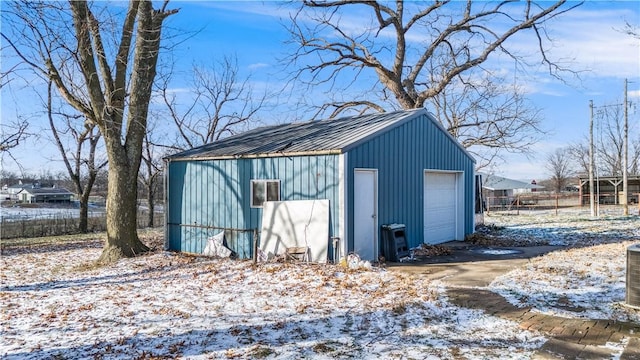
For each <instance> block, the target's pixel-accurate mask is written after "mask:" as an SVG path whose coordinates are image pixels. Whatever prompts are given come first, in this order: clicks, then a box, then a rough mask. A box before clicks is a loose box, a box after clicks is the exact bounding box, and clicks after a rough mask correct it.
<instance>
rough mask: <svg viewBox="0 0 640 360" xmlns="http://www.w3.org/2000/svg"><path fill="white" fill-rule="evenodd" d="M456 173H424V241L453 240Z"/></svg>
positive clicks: (457, 218) (457, 202)
mask: <svg viewBox="0 0 640 360" xmlns="http://www.w3.org/2000/svg"><path fill="white" fill-rule="evenodd" d="M460 178H461V176H460V173H455V172H430V171H426V172H425V175H424V243H425V244H440V243H443V242H447V241H451V240H457V237H458V236H457V234H458V228H459V226H460V225H462V220H461V219H460V214H461V206H460V200H461V198H462V196H461V195H460V188H461V187H460V184H459V182H460V181H461V180H459V179H460Z"/></svg>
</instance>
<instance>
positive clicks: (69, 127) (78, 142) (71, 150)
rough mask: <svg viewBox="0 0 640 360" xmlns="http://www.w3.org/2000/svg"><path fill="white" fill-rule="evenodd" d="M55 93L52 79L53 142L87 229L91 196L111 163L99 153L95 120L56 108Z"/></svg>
mask: <svg viewBox="0 0 640 360" xmlns="http://www.w3.org/2000/svg"><path fill="white" fill-rule="evenodd" d="M53 97H54V94H53V91H52V83H51V81H49V84H48V86H47V104H46V109H47V117H48V119H49V126H50V129H51V134H52V136H53V142H54V143H55V145H56V147H57V149H58V151H59V153H60V157H61V158H62V161H63V163H64V165H65V168H66V169H67V175H68V176H69V179H70V180H71V183H72V184H73V188H74V189H75V192H76V194H78V198H79V203H80V218H79V223H78V230H79V231H80V232H81V233H86V232H87V231H88V230H89V229H88V219H89V218H88V216H89V196H90V195H91V191H92V190H93V185H94V183H95V181H96V178H97V176H98V173H99V172H100V170H101V169H103V168H104V167H105V166H106V165H107V161H106V159H102V158H101V156H100V155H99V154H98V153H97V150H98V149H99V147H98V145H99V144H100V140H101V134H100V132H99V131H98V127H97V125H96V124H95V123H94V122H91V121H82V119H84V116H83V115H78V114H77V113H75V114H68V113H65V112H64V111H62V110H56V108H54V102H53ZM79 120H80V121H79Z"/></svg>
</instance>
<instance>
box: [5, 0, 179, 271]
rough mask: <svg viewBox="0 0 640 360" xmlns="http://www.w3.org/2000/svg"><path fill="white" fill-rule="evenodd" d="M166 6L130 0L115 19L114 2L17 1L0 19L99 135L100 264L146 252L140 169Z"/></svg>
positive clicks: (24, 55) (20, 50)
mask: <svg viewBox="0 0 640 360" xmlns="http://www.w3.org/2000/svg"><path fill="white" fill-rule="evenodd" d="M167 5H168V2H167V1H164V3H163V4H162V7H161V8H160V9H154V8H153V5H152V3H151V1H150V0H131V1H130V2H129V6H128V8H127V9H126V11H125V12H124V14H122V16H121V17H118V16H116V15H115V14H113V12H110V10H113V8H109V7H108V6H105V7H103V8H102V9H99V11H94V10H93V9H92V8H90V6H89V3H88V2H85V1H69V2H68V3H67V4H66V6H65V5H63V3H50V2H31V1H20V2H13V3H12V4H11V11H10V12H9V13H8V14H7V17H6V18H4V17H3V23H4V24H3V25H5V26H3V28H2V38H3V40H4V41H5V42H6V43H8V44H10V46H11V48H12V49H13V50H14V51H15V52H16V53H17V54H18V56H19V57H20V58H21V59H22V60H23V61H24V62H26V63H28V64H29V65H31V66H32V67H33V68H34V69H35V70H36V71H37V72H38V73H39V74H40V75H41V76H43V77H44V78H47V79H50V80H51V81H52V82H53V84H54V85H55V86H56V88H57V90H58V92H59V93H60V96H61V97H62V98H63V99H64V100H65V101H67V102H68V103H69V105H70V106H72V107H73V108H74V109H75V110H76V111H78V112H79V113H81V114H82V115H84V117H85V119H86V120H85V121H89V122H90V123H93V124H95V125H96V126H97V127H98V129H99V130H100V133H101V134H102V137H103V139H104V143H105V149H106V153H107V158H108V161H109V170H108V178H109V181H108V193H107V240H106V243H105V246H104V248H103V251H102V255H101V256H100V258H99V259H98V261H99V262H111V261H115V260H117V259H119V258H121V257H123V256H127V257H128V256H135V255H137V254H140V253H143V252H145V251H147V250H148V247H147V246H146V245H144V244H143V243H142V242H141V241H140V239H139V238H138V234H137V221H136V218H137V214H136V209H137V208H136V202H137V187H138V171H139V167H140V161H141V157H142V143H143V141H144V136H145V133H146V126H147V113H148V109H149V102H150V98H151V92H152V84H153V81H154V79H155V75H156V64H157V60H158V54H159V50H160V39H161V30H162V24H163V21H164V19H166V18H167V17H168V16H170V15H171V14H174V13H176V12H177V11H178V10H168V9H167ZM91 6H92V7H95V6H98V4H97V3H91ZM113 11H120V10H119V9H117V10H113ZM6 20H9V21H6ZM119 20H120V21H121V22H120V21H119ZM119 22H120V23H119ZM118 23H119V24H118ZM7 25H8V26H7ZM7 31H8V32H9V33H7ZM107 38H109V39H112V41H105V39H107ZM109 59H112V63H110V62H109Z"/></svg>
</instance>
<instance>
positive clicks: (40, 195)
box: [16, 187, 74, 203]
mask: <svg viewBox="0 0 640 360" xmlns="http://www.w3.org/2000/svg"><path fill="white" fill-rule="evenodd" d="M16 196H17V200H18V201H21V202H23V203H45V202H46V203H53V202H56V203H59V202H71V200H72V199H73V196H74V195H73V193H72V192H70V191H69V190H67V189H63V188H56V187H50V188H42V187H33V188H24V189H22V190H20V191H19V192H18V193H17V194H16Z"/></svg>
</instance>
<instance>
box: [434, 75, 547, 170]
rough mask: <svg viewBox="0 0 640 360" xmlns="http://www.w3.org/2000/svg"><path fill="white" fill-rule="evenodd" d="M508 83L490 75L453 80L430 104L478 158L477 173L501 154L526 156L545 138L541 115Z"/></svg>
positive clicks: (519, 91) (436, 113) (444, 123)
mask: <svg viewBox="0 0 640 360" xmlns="http://www.w3.org/2000/svg"><path fill="white" fill-rule="evenodd" d="M505 83H508V82H506V81H504V79H501V78H492V77H491V76H490V74H486V76H484V77H483V78H479V79H472V78H467V79H465V81H464V82H461V81H458V80H454V81H453V82H452V83H451V84H450V86H448V87H446V88H445V89H443V90H442V91H441V92H440V93H439V94H437V95H435V96H434V97H432V98H430V99H429V100H428V102H429V103H430V104H431V105H432V106H431V107H432V108H433V109H434V115H435V117H436V119H437V120H438V121H439V122H440V123H441V124H442V125H443V126H444V127H445V129H447V131H448V132H449V133H450V134H451V135H453V136H454V137H455V138H456V139H457V140H458V141H459V142H460V144H461V145H462V146H463V147H465V148H466V149H467V150H469V151H470V152H471V153H473V154H474V155H475V157H476V159H477V163H476V169H482V168H485V167H487V166H489V165H490V164H491V163H492V162H493V161H494V159H495V158H496V157H497V156H499V150H505V149H506V150H509V151H511V152H527V149H529V147H530V146H531V145H533V144H535V143H536V141H537V140H539V135H541V134H543V130H542V129H541V126H540V123H541V116H540V111H539V110H538V109H537V108H535V107H534V106H533V105H532V104H530V103H528V102H527V100H526V99H525V97H524V95H523V93H522V91H521V90H520V89H519V88H518V87H517V86H511V85H506V86H505V85H503V84H505Z"/></svg>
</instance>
